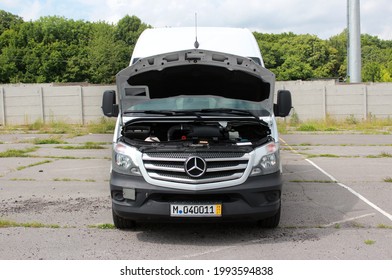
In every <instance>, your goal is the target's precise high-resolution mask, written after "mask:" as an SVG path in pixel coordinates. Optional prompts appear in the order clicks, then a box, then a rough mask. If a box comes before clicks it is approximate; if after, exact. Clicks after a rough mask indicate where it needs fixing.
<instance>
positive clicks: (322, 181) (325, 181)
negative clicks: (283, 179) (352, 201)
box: [289, 180, 337, 184]
mask: <svg viewBox="0 0 392 280" xmlns="http://www.w3.org/2000/svg"><path fill="white" fill-rule="evenodd" d="M289 182H291V183H321V184H331V183H337V182H336V181H332V180H290V181H289Z"/></svg>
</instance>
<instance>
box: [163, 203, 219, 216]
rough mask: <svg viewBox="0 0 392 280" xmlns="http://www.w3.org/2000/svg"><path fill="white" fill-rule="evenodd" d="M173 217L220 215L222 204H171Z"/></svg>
mask: <svg viewBox="0 0 392 280" xmlns="http://www.w3.org/2000/svg"><path fill="white" fill-rule="evenodd" d="M170 216H171V217H220V216H222V204H171V205H170Z"/></svg>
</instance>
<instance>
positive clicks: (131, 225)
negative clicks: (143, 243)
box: [112, 209, 136, 229]
mask: <svg viewBox="0 0 392 280" xmlns="http://www.w3.org/2000/svg"><path fill="white" fill-rule="evenodd" d="M112 215H113V222H114V226H115V227H116V228H118V229H135V226H136V223H135V221H132V220H128V219H124V218H122V217H120V216H118V215H117V214H116V213H115V212H114V211H113V209H112Z"/></svg>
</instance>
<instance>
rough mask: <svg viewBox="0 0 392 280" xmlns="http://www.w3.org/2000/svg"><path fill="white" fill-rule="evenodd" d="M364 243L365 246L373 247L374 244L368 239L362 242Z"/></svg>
mask: <svg viewBox="0 0 392 280" xmlns="http://www.w3.org/2000/svg"><path fill="white" fill-rule="evenodd" d="M364 243H365V244H366V245H373V244H374V243H376V241H374V240H370V239H366V240H365V241H364Z"/></svg>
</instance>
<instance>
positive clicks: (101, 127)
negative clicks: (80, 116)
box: [87, 117, 116, 134]
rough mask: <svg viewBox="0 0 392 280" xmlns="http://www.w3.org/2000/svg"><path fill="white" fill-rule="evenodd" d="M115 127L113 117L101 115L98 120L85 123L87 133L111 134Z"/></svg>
mask: <svg viewBox="0 0 392 280" xmlns="http://www.w3.org/2000/svg"><path fill="white" fill-rule="evenodd" d="M115 127H116V120H115V119H108V118H105V117H102V118H101V119H100V121H99V122H92V123H89V124H88V125H87V130H88V132H89V133H99V134H112V133H113V132H114V129H115Z"/></svg>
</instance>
